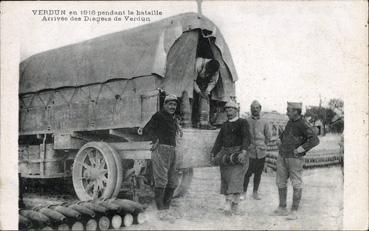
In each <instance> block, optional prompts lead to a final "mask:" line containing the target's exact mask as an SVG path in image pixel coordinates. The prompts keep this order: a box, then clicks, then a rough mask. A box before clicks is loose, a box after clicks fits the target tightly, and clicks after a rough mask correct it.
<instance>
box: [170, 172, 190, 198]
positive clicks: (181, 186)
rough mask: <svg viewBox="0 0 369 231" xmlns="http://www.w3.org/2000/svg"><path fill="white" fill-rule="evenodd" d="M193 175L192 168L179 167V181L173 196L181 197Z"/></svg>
mask: <svg viewBox="0 0 369 231" xmlns="http://www.w3.org/2000/svg"><path fill="white" fill-rule="evenodd" d="M192 177H193V168H185V169H181V170H180V172H179V183H178V186H177V188H176V190H175V191H174V197H183V196H184V195H185V194H186V193H187V192H188V190H189V188H190V185H191V182H192Z"/></svg>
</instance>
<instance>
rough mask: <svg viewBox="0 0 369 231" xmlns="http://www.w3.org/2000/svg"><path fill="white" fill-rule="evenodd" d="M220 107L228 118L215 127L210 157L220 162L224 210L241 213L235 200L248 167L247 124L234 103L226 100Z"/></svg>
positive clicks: (239, 192)
mask: <svg viewBox="0 0 369 231" xmlns="http://www.w3.org/2000/svg"><path fill="white" fill-rule="evenodd" d="M224 107H225V110H226V113H227V117H228V121H227V122H225V123H223V125H222V127H221V129H220V131H219V134H218V136H217V138H216V141H215V144H214V147H213V149H212V151H211V156H210V158H211V159H212V162H213V163H214V164H216V165H220V177H221V185H220V193H221V194H224V195H225V199H226V207H225V214H226V215H242V212H241V211H239V209H238V204H239V202H240V194H241V193H242V192H243V182H244V177H245V173H246V171H247V168H248V155H247V152H246V150H247V148H248V147H249V145H250V133H249V126H248V124H247V121H246V120H245V119H241V118H239V117H238V115H237V114H238V111H237V110H238V105H237V104H236V103H234V102H233V101H229V102H228V103H226V105H225V106H224Z"/></svg>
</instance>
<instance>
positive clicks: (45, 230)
mask: <svg viewBox="0 0 369 231" xmlns="http://www.w3.org/2000/svg"><path fill="white" fill-rule="evenodd" d="M41 230H42V231H52V230H53V228H51V227H50V226H46V227H44V228H42V229H41Z"/></svg>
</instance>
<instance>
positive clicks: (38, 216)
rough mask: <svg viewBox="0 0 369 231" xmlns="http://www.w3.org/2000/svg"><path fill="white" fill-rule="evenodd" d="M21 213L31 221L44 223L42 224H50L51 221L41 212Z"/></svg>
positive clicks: (23, 211) (29, 211)
mask: <svg viewBox="0 0 369 231" xmlns="http://www.w3.org/2000/svg"><path fill="white" fill-rule="evenodd" d="M19 213H20V214H21V215H22V216H25V217H27V218H29V219H31V220H32V221H36V222H38V223H42V224H48V223H50V219H49V218H48V217H47V216H45V215H44V214H42V213H40V212H36V211H33V210H20V211H19Z"/></svg>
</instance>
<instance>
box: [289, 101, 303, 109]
mask: <svg viewBox="0 0 369 231" xmlns="http://www.w3.org/2000/svg"><path fill="white" fill-rule="evenodd" d="M287 107H289V108H293V109H302V103H300V102H287Z"/></svg>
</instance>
